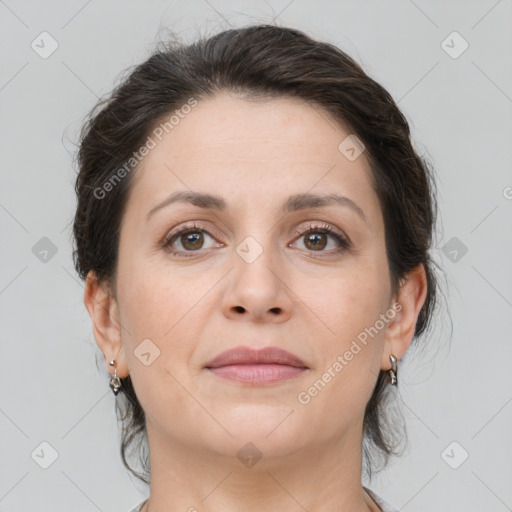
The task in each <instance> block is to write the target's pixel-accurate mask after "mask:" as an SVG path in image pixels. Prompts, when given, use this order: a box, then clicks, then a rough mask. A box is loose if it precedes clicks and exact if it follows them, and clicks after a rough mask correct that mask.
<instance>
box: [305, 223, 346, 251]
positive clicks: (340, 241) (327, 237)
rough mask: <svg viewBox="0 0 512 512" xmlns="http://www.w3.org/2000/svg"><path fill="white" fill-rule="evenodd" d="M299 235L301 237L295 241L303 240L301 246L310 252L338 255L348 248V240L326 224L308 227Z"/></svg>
mask: <svg viewBox="0 0 512 512" xmlns="http://www.w3.org/2000/svg"><path fill="white" fill-rule="evenodd" d="M299 233H300V235H301V236H300V237H299V238H298V239H297V240H303V241H304V242H303V246H304V247H305V249H306V250H307V251H310V252H322V253H338V252H342V251H345V250H347V249H349V248H350V242H349V241H348V239H347V238H346V237H345V236H343V235H342V234H341V233H340V232H338V231H337V230H335V229H334V228H331V227H330V226H329V225H328V224H324V225H321V226H313V225H310V226H309V228H308V229H307V230H306V231H299ZM326 248H327V250H324V249H326Z"/></svg>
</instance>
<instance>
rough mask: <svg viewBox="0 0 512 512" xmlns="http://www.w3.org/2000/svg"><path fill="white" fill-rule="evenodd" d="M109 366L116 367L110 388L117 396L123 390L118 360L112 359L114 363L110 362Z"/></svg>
mask: <svg viewBox="0 0 512 512" xmlns="http://www.w3.org/2000/svg"><path fill="white" fill-rule="evenodd" d="M108 364H109V365H110V366H113V367H114V375H113V376H111V377H110V387H111V388H112V391H113V392H114V395H117V394H118V393H119V390H120V389H121V381H120V380H119V377H118V376H117V365H116V360H115V359H112V361H110V362H109V363H108Z"/></svg>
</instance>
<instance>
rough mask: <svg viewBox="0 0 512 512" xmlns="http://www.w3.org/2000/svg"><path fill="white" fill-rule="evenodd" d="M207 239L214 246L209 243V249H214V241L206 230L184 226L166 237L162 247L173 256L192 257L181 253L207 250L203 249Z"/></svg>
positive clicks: (194, 226)
mask: <svg viewBox="0 0 512 512" xmlns="http://www.w3.org/2000/svg"><path fill="white" fill-rule="evenodd" d="M208 239H210V240H211V241H213V242H214V244H211V242H210V246H209V247H215V244H216V242H215V239H214V238H213V237H212V236H211V235H210V234H209V233H208V232H207V231H206V230H204V229H202V228H199V227H197V226H196V225H195V224H194V225H193V226H184V227H183V228H181V229H180V230H178V231H177V232H174V233H171V234H170V235H168V236H167V237H166V238H165V240H164V242H163V247H164V248H166V249H168V250H169V251H170V252H172V254H173V255H175V256H177V255H183V256H192V255H193V254H183V253H187V252H188V253H194V252H199V251H200V250H201V249H208V248H209V247H208V246H207V247H205V244H206V243H208ZM217 245H222V244H217ZM173 249H175V251H173ZM180 253H181V254H180Z"/></svg>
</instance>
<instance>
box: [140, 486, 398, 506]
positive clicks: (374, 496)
mask: <svg viewBox="0 0 512 512" xmlns="http://www.w3.org/2000/svg"><path fill="white" fill-rule="evenodd" d="M364 490H365V491H366V492H367V493H368V494H369V495H370V496H371V497H372V499H373V501H375V503H377V505H378V506H379V507H380V509H381V510H382V512H399V510H398V509H397V508H395V507H393V506H391V505H390V504H389V503H387V502H386V501H384V500H383V499H382V498H381V497H380V496H377V494H375V493H374V492H373V491H372V490H370V489H368V487H364ZM130 512H132V511H130Z"/></svg>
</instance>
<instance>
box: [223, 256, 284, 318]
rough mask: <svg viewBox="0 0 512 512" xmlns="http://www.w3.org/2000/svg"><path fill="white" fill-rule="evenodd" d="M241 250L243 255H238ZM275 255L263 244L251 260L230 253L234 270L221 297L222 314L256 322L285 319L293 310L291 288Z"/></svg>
mask: <svg viewBox="0 0 512 512" xmlns="http://www.w3.org/2000/svg"><path fill="white" fill-rule="evenodd" d="M240 254H242V256H240ZM276 262H277V258H273V257H272V254H271V250H270V249H266V248H263V247H262V252H261V254H260V255H259V256H258V257H257V258H256V259H255V260H254V261H251V260H250V259H244V257H243V253H242V252H240V253H236V252H234V253H233V264H234V268H233V271H232V272H230V273H229V282H228V284H227V287H226V289H225V290H224V295H223V298H222V311H223V313H224V315H225V316H226V317H228V318H230V319H233V320H243V321H251V322H256V323H264V322H278V323H279V322H284V321H286V320H288V319H289V318H290V316H291V314H292V308H293V301H292V295H293V293H292V291H291V288H290V287H289V284H287V282H286V280H287V279H286V276H285V274H284V271H283V269H282V267H281V266H280V265H278V264H277V263H276Z"/></svg>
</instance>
